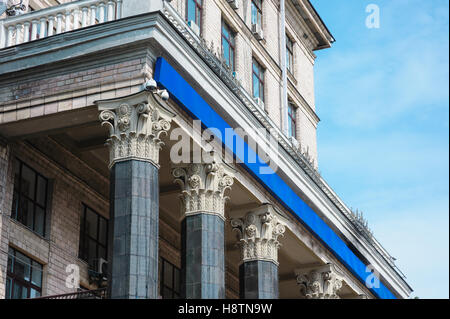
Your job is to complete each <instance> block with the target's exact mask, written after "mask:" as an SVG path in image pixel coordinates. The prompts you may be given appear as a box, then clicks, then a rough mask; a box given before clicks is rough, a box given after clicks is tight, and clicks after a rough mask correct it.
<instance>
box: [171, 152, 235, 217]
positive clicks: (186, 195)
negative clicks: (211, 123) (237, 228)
mask: <svg viewBox="0 0 450 319" xmlns="http://www.w3.org/2000/svg"><path fill="white" fill-rule="evenodd" d="M213 156H214V155H213ZM172 175H173V176H174V177H175V180H174V182H175V183H178V184H179V185H180V186H181V189H182V190H181V196H180V197H181V201H182V207H181V210H182V213H183V214H184V215H183V217H184V216H191V215H197V214H212V215H217V216H220V217H221V218H222V219H224V220H225V202H226V201H227V199H228V197H227V196H225V191H226V190H228V189H231V186H232V185H233V183H234V181H233V178H234V170H233V169H232V168H231V167H229V166H228V165H226V164H225V163H223V162H222V161H221V160H220V159H219V158H218V157H217V156H215V158H214V159H213V160H212V161H211V163H201V164H199V163H189V164H177V165H175V166H174V167H173V169H172Z"/></svg>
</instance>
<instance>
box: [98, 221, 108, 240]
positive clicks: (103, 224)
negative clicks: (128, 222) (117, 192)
mask: <svg viewBox="0 0 450 319" xmlns="http://www.w3.org/2000/svg"><path fill="white" fill-rule="evenodd" d="M98 240H99V242H100V243H101V244H103V245H105V246H106V243H107V242H108V220H106V219H104V218H100V233H99V235H98Z"/></svg>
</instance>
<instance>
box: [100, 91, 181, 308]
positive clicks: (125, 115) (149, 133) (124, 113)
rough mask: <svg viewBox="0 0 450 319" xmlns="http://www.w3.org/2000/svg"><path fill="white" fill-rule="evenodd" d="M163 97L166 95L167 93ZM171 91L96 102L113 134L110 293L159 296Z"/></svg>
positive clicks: (115, 296)
mask: <svg viewBox="0 0 450 319" xmlns="http://www.w3.org/2000/svg"><path fill="white" fill-rule="evenodd" d="M162 97H164V98H162ZM165 99H167V92H165V91H159V90H157V89H156V87H154V90H153V92H148V91H142V92H139V93H136V94H133V95H130V96H126V97H123V98H119V99H112V100H104V101H98V102H96V103H97V105H98V108H99V110H100V111H101V113H100V120H101V121H102V125H105V126H108V127H109V130H110V134H109V135H110V138H109V139H108V141H107V144H108V145H109V150H110V169H111V174H110V179H111V189H110V223H109V225H110V228H109V249H108V260H109V267H108V272H109V274H108V281H109V282H108V293H109V296H110V297H111V298H120V299H156V298H158V236H159V232H158V222H159V177H158V172H159V165H158V163H159V151H160V148H161V146H162V144H163V143H162V141H161V139H160V137H161V135H162V134H166V133H167V132H168V131H169V129H170V121H171V118H172V116H173V115H172V114H170V112H169V111H167V109H166V108H164V101H163V100H165Z"/></svg>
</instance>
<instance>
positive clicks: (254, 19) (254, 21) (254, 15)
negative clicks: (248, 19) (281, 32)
mask: <svg viewBox="0 0 450 319" xmlns="http://www.w3.org/2000/svg"><path fill="white" fill-rule="evenodd" d="M252 24H258V9H257V8H256V6H255V4H254V3H253V2H252Z"/></svg>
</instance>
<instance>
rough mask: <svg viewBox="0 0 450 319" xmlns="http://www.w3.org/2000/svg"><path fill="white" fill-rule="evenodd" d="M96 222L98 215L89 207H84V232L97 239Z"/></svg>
mask: <svg viewBox="0 0 450 319" xmlns="http://www.w3.org/2000/svg"><path fill="white" fill-rule="evenodd" d="M97 223H98V215H97V214H96V213H94V212H93V211H91V210H90V209H89V208H86V228H85V231H86V233H87V234H88V235H89V236H91V237H92V238H95V239H97Z"/></svg>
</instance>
